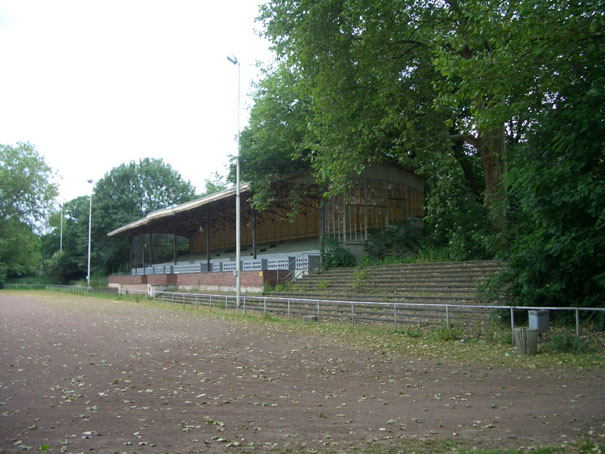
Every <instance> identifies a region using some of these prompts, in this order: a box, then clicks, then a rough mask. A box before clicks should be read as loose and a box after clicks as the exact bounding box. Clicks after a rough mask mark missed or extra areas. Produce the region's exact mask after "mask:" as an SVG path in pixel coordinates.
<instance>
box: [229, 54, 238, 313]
mask: <svg viewBox="0 0 605 454" xmlns="http://www.w3.org/2000/svg"><path fill="white" fill-rule="evenodd" d="M227 60H229V61H230V62H231V63H233V64H234V65H237V155H236V159H235V296H236V305H237V307H239V300H240V294H241V284H242V277H241V266H242V265H241V248H240V240H241V231H240V223H241V222H240V181H239V136H240V132H239V111H240V63H239V60H238V59H237V57H236V56H232V57H227Z"/></svg>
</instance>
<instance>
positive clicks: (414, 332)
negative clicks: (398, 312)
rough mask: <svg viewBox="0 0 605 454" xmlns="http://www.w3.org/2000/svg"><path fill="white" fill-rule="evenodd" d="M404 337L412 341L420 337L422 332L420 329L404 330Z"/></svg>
mask: <svg viewBox="0 0 605 454" xmlns="http://www.w3.org/2000/svg"><path fill="white" fill-rule="evenodd" d="M405 335H406V336H408V337H411V338H413V339H418V338H419V337H422V330H421V329H420V328H408V329H406V330H405Z"/></svg>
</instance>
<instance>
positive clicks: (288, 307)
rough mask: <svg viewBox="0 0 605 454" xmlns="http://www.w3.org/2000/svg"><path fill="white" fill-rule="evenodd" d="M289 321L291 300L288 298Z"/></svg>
mask: <svg viewBox="0 0 605 454" xmlns="http://www.w3.org/2000/svg"><path fill="white" fill-rule="evenodd" d="M288 321H290V300H288Z"/></svg>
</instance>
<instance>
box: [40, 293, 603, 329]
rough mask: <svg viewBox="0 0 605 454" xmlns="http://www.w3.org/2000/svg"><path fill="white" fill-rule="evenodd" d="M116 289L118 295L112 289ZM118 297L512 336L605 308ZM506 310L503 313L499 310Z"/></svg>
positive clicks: (290, 316)
mask: <svg viewBox="0 0 605 454" xmlns="http://www.w3.org/2000/svg"><path fill="white" fill-rule="evenodd" d="M46 288H47V289H49V290H59V291H64V292H72V293H90V292H94V293H101V292H103V293H107V289H103V291H100V290H99V289H91V288H88V289H87V288H86V287H75V286H60V285H53V286H46ZM114 293H118V292H117V291H114ZM120 294H122V295H139V296H143V297H144V298H145V299H152V300H158V301H165V302H170V303H176V304H183V305H189V306H192V307H200V306H205V307H207V308H209V309H210V310H212V309H223V310H238V311H241V312H242V313H243V314H246V313H248V312H255V313H259V314H263V315H268V316H276V317H283V318H286V319H288V320H291V319H293V318H298V319H306V320H313V321H316V322H320V321H324V320H325V321H335V322H344V323H350V324H351V326H352V327H355V325H356V324H360V323H365V324H368V323H372V324H375V323H382V324H390V325H392V326H393V328H394V329H395V330H398V329H399V328H400V327H402V326H405V325H426V326H446V327H448V328H450V327H451V326H452V325H454V324H455V325H457V326H470V327H472V326H476V325H477V324H478V323H479V324H480V323H482V322H486V321H488V320H489V319H490V314H494V315H495V316H496V317H497V316H498V315H502V314H504V313H506V314H507V315H508V316H509V317H510V328H511V336H512V333H513V332H514V330H515V314H516V313H517V315H519V312H521V313H523V312H527V311H567V312H570V311H571V312H573V313H575V325H576V336H578V337H579V336H580V325H581V320H580V314H581V313H582V314H589V313H592V314H595V313H603V312H605V308H595V307H590V308H586V307H535V306H500V305H498V306H494V305H474V304H435V303H420V302H419V303H402V302H400V303H385V302H376V301H347V300H323V299H322V300H319V299H310V298H282V297H271V296H240V301H239V304H238V302H237V297H236V296H235V295H219V294H207V293H184V292H160V291H158V292H155V293H153V294H152V295H149V294H148V293H147V292H146V291H144V290H127V289H122V290H121V292H120ZM497 311H506V312H497Z"/></svg>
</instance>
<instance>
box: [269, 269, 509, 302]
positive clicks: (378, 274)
mask: <svg viewBox="0 0 605 454" xmlns="http://www.w3.org/2000/svg"><path fill="white" fill-rule="evenodd" d="M499 269H500V264H499V263H497V262H493V261H474V262H442V263H426V264H399V265H386V266H379V267H368V268H363V269H360V268H339V269H333V270H329V271H321V272H318V273H313V274H310V275H308V276H305V277H304V278H302V279H300V280H298V281H296V282H293V283H292V284H290V286H289V287H288V288H287V289H285V290H284V291H281V292H271V295H272V296H279V297H286V298H312V299H331V300H343V301H366V302H369V301H373V302H401V303H406V302H407V303H415V304H469V305H477V304H480V300H479V299H478V298H477V295H476V289H477V286H478V285H479V284H480V283H481V282H482V281H484V280H485V279H486V278H488V277H490V276H493V275H494V274H495V273H496V272H497V271H498V270H499Z"/></svg>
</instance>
